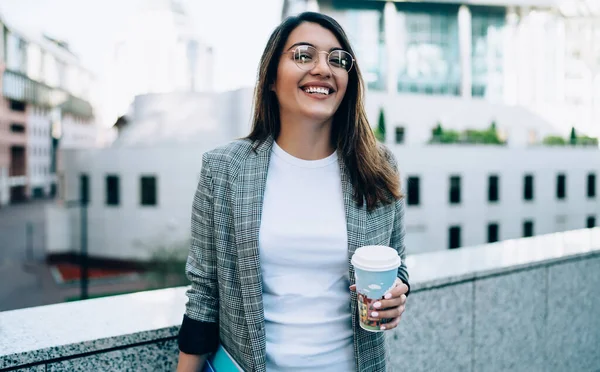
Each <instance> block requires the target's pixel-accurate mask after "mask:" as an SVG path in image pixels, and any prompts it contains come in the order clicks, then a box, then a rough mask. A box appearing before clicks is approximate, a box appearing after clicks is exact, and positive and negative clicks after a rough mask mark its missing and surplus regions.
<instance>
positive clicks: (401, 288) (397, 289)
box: [386, 279, 408, 297]
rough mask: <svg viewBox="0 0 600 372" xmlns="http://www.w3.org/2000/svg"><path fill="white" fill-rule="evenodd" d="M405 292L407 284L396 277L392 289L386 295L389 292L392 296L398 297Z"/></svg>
mask: <svg viewBox="0 0 600 372" xmlns="http://www.w3.org/2000/svg"><path fill="white" fill-rule="evenodd" d="M406 292H408V286H407V285H406V284H404V283H402V281H401V280H400V279H398V281H397V282H396V285H395V286H394V288H392V290H391V291H390V292H389V293H388V294H387V295H389V294H391V295H392V297H400V296H401V295H404V294H406ZM387 295H386V296H387Z"/></svg>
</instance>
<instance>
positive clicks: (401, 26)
mask: <svg viewBox="0 0 600 372" xmlns="http://www.w3.org/2000/svg"><path fill="white" fill-rule="evenodd" d="M396 10H397V12H396V20H395V21H396V24H397V27H398V30H397V33H398V34H397V36H396V40H397V43H398V45H397V48H398V50H399V53H398V60H397V66H398V91H399V92H410V93H424V94H442V95H446V94H450V95H460V93H461V92H460V86H461V71H460V46H459V38H458V6H455V5H445V4H411V3H397V4H396Z"/></svg>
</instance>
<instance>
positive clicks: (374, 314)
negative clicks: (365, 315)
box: [371, 311, 379, 318]
mask: <svg viewBox="0 0 600 372" xmlns="http://www.w3.org/2000/svg"><path fill="white" fill-rule="evenodd" d="M371 316H372V317H373V318H377V317H378V316H379V313H378V312H377V311H373V312H372V313H371Z"/></svg>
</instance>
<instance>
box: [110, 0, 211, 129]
mask: <svg viewBox="0 0 600 372" xmlns="http://www.w3.org/2000/svg"><path fill="white" fill-rule="evenodd" d="M142 4H143V5H142V7H141V9H140V10H139V12H137V13H136V15H135V16H133V17H132V18H131V20H130V22H129V23H128V24H127V25H126V26H125V28H124V30H123V31H122V32H121V34H120V36H119V38H118V40H117V41H116V43H115V45H114V52H113V56H112V60H111V61H110V62H109V64H110V69H109V72H108V77H109V87H108V89H107V92H106V93H107V95H106V97H105V101H106V104H107V106H108V107H107V116H108V118H109V120H113V122H114V121H116V120H117V118H118V117H120V116H122V115H125V114H127V111H128V109H129V108H130V106H131V103H132V102H133V100H134V97H135V96H138V95H144V94H150V93H171V92H173V93H182V92H210V91H212V90H213V80H212V78H213V73H214V71H213V51H212V48H211V47H210V46H208V45H207V44H205V43H204V42H202V41H201V40H200V39H199V37H198V36H197V35H196V34H195V32H194V28H193V25H192V20H191V19H190V18H189V16H188V14H187V13H186V10H185V7H184V3H183V2H182V1H180V0H148V1H144V2H142Z"/></svg>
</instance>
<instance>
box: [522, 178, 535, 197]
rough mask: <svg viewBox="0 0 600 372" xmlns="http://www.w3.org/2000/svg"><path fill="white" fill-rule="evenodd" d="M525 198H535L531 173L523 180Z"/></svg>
mask: <svg viewBox="0 0 600 372" xmlns="http://www.w3.org/2000/svg"><path fill="white" fill-rule="evenodd" d="M523 199H525V200H533V176H532V175H531V174H527V175H525V178H524V180H523Z"/></svg>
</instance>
